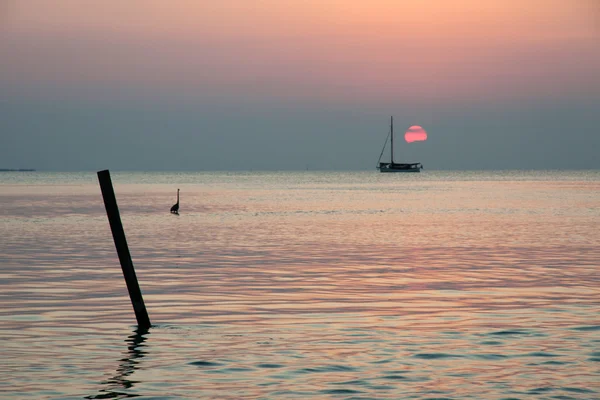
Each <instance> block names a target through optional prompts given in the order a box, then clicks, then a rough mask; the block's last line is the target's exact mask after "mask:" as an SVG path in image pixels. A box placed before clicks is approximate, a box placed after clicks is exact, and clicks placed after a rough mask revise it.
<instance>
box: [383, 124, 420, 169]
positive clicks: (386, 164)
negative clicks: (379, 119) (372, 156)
mask: <svg viewBox="0 0 600 400" xmlns="http://www.w3.org/2000/svg"><path fill="white" fill-rule="evenodd" d="M388 137H389V138H390V139H391V140H390V149H391V154H390V162H381V157H382V156H383V152H384V150H385V145H386V144H387V138H386V139H385V143H384V144H383V149H382V150H381V155H380V156H379V160H378V161H377V163H378V164H379V165H378V166H377V169H378V170H379V172H421V169H422V168H423V164H421V163H410V164H406V163H396V162H394V117H390V134H389V136H388Z"/></svg>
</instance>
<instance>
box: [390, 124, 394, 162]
mask: <svg viewBox="0 0 600 400" xmlns="http://www.w3.org/2000/svg"><path fill="white" fill-rule="evenodd" d="M390 130H391V139H392V140H391V142H390V149H391V151H392V156H391V157H390V161H391V162H392V164H393V163H394V117H390Z"/></svg>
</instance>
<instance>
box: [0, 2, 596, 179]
mask: <svg viewBox="0 0 600 400" xmlns="http://www.w3.org/2000/svg"><path fill="white" fill-rule="evenodd" d="M392 115H393V116H394V122H395V126H394V128H395V131H396V132H400V133H401V135H399V136H398V137H399V138H402V137H403V133H404V131H406V130H407V129H408V128H409V127H410V126H412V125H419V126H422V127H423V128H424V129H425V131H426V132H427V141H425V142H413V143H410V144H409V143H407V142H405V141H403V140H396V141H395V142H396V146H395V151H394V154H395V158H396V160H395V161H397V162H402V161H405V162H421V163H423V164H424V166H425V167H426V170H427V169H441V170H453V169H454V170H460V169H467V170H477V169H600V155H598V149H600V128H599V127H600V2H599V1H597V0H499V1H496V0H486V1H481V0H410V1H408V0H369V1H364V0H360V1H359V0H287V1H281V0H262V1H261V0H253V1H251V0H221V1H218V2H217V1H196V0H187V1H184V0H128V1H122V0H103V1H92V0H0V168H36V169H38V170H54V171H79V170H100V169H107V168H108V169H112V170H190V171H204V170H304V169H306V168H309V169H314V170H371V169H372V170H375V166H376V164H377V159H378V157H379V154H380V152H381V148H382V146H383V144H384V141H385V139H386V136H387V133H388V131H389V118H390V116H392Z"/></svg>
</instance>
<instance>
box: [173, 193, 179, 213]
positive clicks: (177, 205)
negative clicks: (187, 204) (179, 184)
mask: <svg viewBox="0 0 600 400" xmlns="http://www.w3.org/2000/svg"><path fill="white" fill-rule="evenodd" d="M171 213H172V214H179V189H177V203H175V204H173V207H171Z"/></svg>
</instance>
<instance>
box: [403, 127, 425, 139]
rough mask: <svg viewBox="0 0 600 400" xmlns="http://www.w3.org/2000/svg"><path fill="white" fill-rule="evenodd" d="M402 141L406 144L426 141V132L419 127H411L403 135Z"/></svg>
mask: <svg viewBox="0 0 600 400" xmlns="http://www.w3.org/2000/svg"><path fill="white" fill-rule="evenodd" d="M404 140H406V141H407V142H408V143H412V142H424V141H425V140H427V132H425V129H423V128H422V127H420V126H419V125H413V126H411V127H410V128H408V130H407V131H406V133H404Z"/></svg>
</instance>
